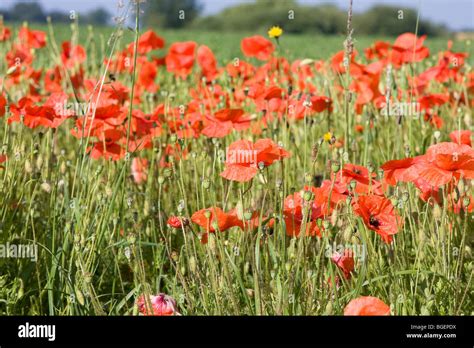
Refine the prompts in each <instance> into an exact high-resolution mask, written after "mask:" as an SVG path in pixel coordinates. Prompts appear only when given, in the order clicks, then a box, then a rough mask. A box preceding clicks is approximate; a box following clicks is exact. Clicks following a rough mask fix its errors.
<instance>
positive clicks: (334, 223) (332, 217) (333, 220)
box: [331, 209, 337, 226]
mask: <svg viewBox="0 0 474 348" xmlns="http://www.w3.org/2000/svg"><path fill="white" fill-rule="evenodd" d="M336 223H337V210H336V209H334V210H333V212H332V214H331V225H333V226H336Z"/></svg>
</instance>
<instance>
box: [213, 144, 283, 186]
mask: <svg viewBox="0 0 474 348" xmlns="http://www.w3.org/2000/svg"><path fill="white" fill-rule="evenodd" d="M289 156H290V153H289V152H287V151H285V150H284V149H283V148H281V147H280V146H278V145H277V144H275V143H274V142H273V141H272V140H271V139H259V140H257V142H256V143H255V144H254V143H252V142H251V141H249V140H238V141H235V142H233V143H232V144H231V145H230V146H229V148H228V150H227V158H226V168H225V170H224V171H223V172H222V173H221V174H220V175H221V176H222V177H224V178H226V179H228V180H233V181H239V182H245V181H249V180H251V179H252V178H253V177H254V176H255V175H257V173H258V166H259V165H263V166H264V167H267V166H269V165H271V164H272V163H273V162H274V161H279V160H282V159H283V158H285V157H289Z"/></svg>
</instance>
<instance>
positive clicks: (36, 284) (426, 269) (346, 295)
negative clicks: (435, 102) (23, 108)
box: [0, 26, 474, 315]
mask: <svg viewBox="0 0 474 348" xmlns="http://www.w3.org/2000/svg"><path fill="white" fill-rule="evenodd" d="M43 29H44V28H43ZM68 30H69V29H68V28H64V27H61V26H57V27H55V28H54V35H55V37H56V40H57V41H58V42H61V41H63V40H67V39H69V38H70V32H69V31H68ZM111 30H112V29H109V28H105V29H94V30H93V31H92V33H93V35H92V36H91V37H90V38H93V40H94V41H90V38H88V36H87V30H85V28H81V33H80V36H79V40H78V42H80V43H82V44H83V45H85V46H87V47H88V52H89V53H90V52H91V50H92V48H91V47H92V46H88V45H92V43H93V42H95V43H96V44H97V46H96V48H97V49H98V52H96V54H97V56H98V57H103V54H102V53H101V52H102V51H103V52H105V51H106V49H107V45H106V43H107V40H108V39H109V35H110V34H111ZM159 33H160V34H162V35H163V37H164V38H165V39H166V40H167V42H168V43H170V42H173V41H177V40H179V41H182V40H194V41H197V42H198V43H204V44H208V45H209V46H210V47H211V48H212V49H213V50H214V51H215V53H216V56H217V57H218V60H219V61H220V62H221V63H225V62H227V61H228V60H230V59H232V58H234V57H240V56H241V53H240V48H239V47H240V39H241V37H242V36H243V34H241V33H235V34H228V33H201V32H200V33H194V32H186V31H180V32H171V31H163V32H159ZM260 34H263V33H260ZM343 39H344V38H342V37H321V36H309V35H305V36H303V35H302V36H292V35H284V36H283V37H282V39H281V45H282V47H283V50H284V51H283V52H282V54H284V55H285V56H287V57H289V58H291V59H296V58H316V59H328V58H329V56H330V55H331V54H332V53H334V52H336V51H338V50H340V49H342V42H343ZM374 39H375V38H370V37H364V38H357V37H356V40H357V43H356V47H357V48H358V49H359V50H361V51H362V49H363V48H364V47H367V46H368V45H370V44H371V43H372V42H373V41H374ZM378 39H383V38H378ZM132 40H133V33H131V32H130V33H129V32H127V33H126V34H125V36H124V38H123V42H122V45H121V46H120V48H122V47H123V44H124V43H127V44H128V43H129V42H131V41H132ZM427 43H428V46H429V47H430V48H432V49H433V51H437V50H439V49H443V48H444V47H445V46H446V44H445V41H444V40H441V39H439V40H438V39H429V40H428V42H427ZM458 45H459V46H458ZM461 45H462V43H456V45H455V48H456V47H460V46H461ZM51 57H54V52H52V51H50V50H45V51H43V52H42V53H40V54H39V55H38V56H37V57H36V63H35V64H37V65H39V66H41V67H50V66H52V62H53V60H52V59H51ZM98 61H100V60H99V59H98V60H97V62H98ZM414 68H415V69H416V70H417V71H422V70H423V69H424V68H426V66H424V65H422V64H417V65H416V66H415V67H414ZM404 72H406V71H404ZM87 73H88V75H89V76H93V77H97V76H99V67H98V66H97V64H96V63H94V62H92V63H91V62H88V70H87ZM332 78H333V79H336V78H337V77H336V76H332ZM117 79H118V80H119V81H121V82H122V83H124V84H126V85H128V86H131V85H132V80H131V77H130V76H128V75H126V74H123V75H118V76H117ZM397 79H398V80H397V82H398V83H399V84H400V85H403V84H404V83H406V81H405V79H406V77H405V75H404V74H399V75H398V77H397ZM157 82H158V83H159V85H160V87H161V89H162V90H166V91H172V92H174V93H175V94H176V96H177V97H176V98H174V99H173V98H172V97H170V96H169V95H168V96H165V95H163V94H161V93H157V94H156V95H154V98H148V99H147V103H146V104H145V103H144V104H142V105H140V106H137V107H139V108H141V109H143V110H144V111H145V112H150V111H151V110H153V109H154V108H155V107H156V105H158V104H159V103H164V102H165V103H169V104H170V105H171V106H178V105H179V104H180V102H183V101H189V99H190V98H189V95H188V90H189V87H192V80H191V79H189V80H187V81H180V82H175V81H174V80H173V79H171V78H169V76H168V75H167V74H166V73H165V72H164V70H160V73H159V76H158V81H157ZM219 82H220V83H221V85H222V86H223V87H225V88H231V87H232V85H231V83H230V80H228V79H226V78H225V77H223V78H221V80H219ZM315 83H316V84H317V85H318V88H319V89H320V90H325V89H324V88H328V91H329V92H330V93H331V95H336V91H335V89H334V86H332V85H330V86H327V87H324V86H323V81H322V79H321V78H319V77H315ZM452 88H453V89H456V88H458V87H457V86H452ZM64 89H65V90H66V91H68V92H71V90H70V89H69V87H67V86H66V85H65V86H64ZM25 90H26V86H24V85H21V86H19V87H15V89H12V90H9V91H8V93H9V94H10V95H11V96H12V97H13V98H14V99H15V100H14V101H16V100H18V99H19V97H20V96H21V95H23V94H24V93H25ZM248 111H249V112H252V109H250V110H248ZM370 112H374V110H370ZM439 114H440V115H441V116H442V117H443V119H444V120H445V126H444V127H443V129H441V140H448V134H449V132H450V131H451V130H454V129H457V128H458V127H459V125H462V126H461V128H466V127H468V126H469V124H465V123H464V122H468V121H466V118H465V115H468V116H469V117H468V119H470V115H472V110H471V109H470V108H469V107H466V106H460V108H459V110H456V109H455V110H453V109H451V108H449V107H447V106H443V107H442V108H441V109H440V110H439ZM6 117H8V114H7V116H6ZM6 117H4V118H2V119H0V137H1V141H2V144H3V148H2V150H3V152H4V153H6V154H7V155H8V157H9V160H8V162H7V163H6V164H4V165H5V167H6V168H5V169H4V170H1V169H0V214H1V224H0V228H1V231H0V232H1V233H0V242H2V243H6V242H10V243H20V244H26V243H31V242H34V243H36V244H37V245H38V246H39V258H38V260H37V262H31V261H30V260H27V259H0V269H1V274H0V313H1V314H4V315H17V314H18V315H25V314H31V315H47V314H49V315H103V314H109V315H129V314H136V313H137V308H136V306H134V301H135V299H136V297H137V296H138V295H140V294H142V293H144V292H145V293H157V292H165V293H167V294H169V295H171V296H173V297H174V298H175V299H176V301H177V303H178V310H179V311H180V312H181V313H182V314H184V315H191V314H197V315H210V314H217V315H228V314H237V315H255V314H257V315H267V314H277V315H281V314H283V315H301V314H307V315H334V314H335V315H340V314H342V312H343V309H344V307H345V305H346V304H347V303H348V302H349V301H350V300H351V299H353V298H355V297H358V296H360V295H370V296H376V297H379V298H380V299H382V300H384V302H385V303H387V304H390V305H391V307H392V313H394V314H397V315H419V314H423V315H424V314H433V315H447V314H464V315H469V314H471V315H472V314H473V313H474V301H473V298H472V290H473V282H472V274H473V259H472V244H473V237H474V233H473V232H474V223H473V220H472V218H473V216H472V214H454V213H452V212H450V211H448V210H447V209H446V208H445V207H444V208H443V207H441V208H440V207H436V208H435V207H433V206H431V205H429V204H425V203H423V202H422V201H420V200H419V199H418V196H417V192H416V190H415V188H414V187H413V186H412V185H410V184H406V185H405V184H403V185H400V186H398V187H397V188H396V189H394V190H390V191H389V192H387V195H388V196H389V197H391V198H397V199H398V202H399V203H398V206H397V209H398V211H399V212H400V214H401V215H402V216H403V219H404V227H403V229H402V230H401V231H400V232H399V233H398V234H397V235H396V236H395V240H394V243H393V244H392V245H390V246H388V245H386V244H384V243H382V242H381V240H380V237H379V236H378V235H376V234H375V233H374V232H373V231H370V230H368V229H367V228H366V227H365V226H364V225H363V223H362V222H361V220H360V219H359V218H357V217H356V216H355V215H354V214H353V212H352V210H351V207H350V205H344V206H343V207H342V208H341V209H340V210H339V211H338V212H337V214H336V215H334V216H333V217H331V223H330V224H329V225H328V226H327V233H324V235H323V238H293V239H292V238H288V237H286V236H285V227H284V224H283V222H282V221H283V220H282V219H281V211H280V210H281V208H280V207H281V204H282V200H283V199H284V197H286V196H287V195H289V194H290V193H292V192H295V191H298V190H300V189H301V188H302V187H303V186H304V184H305V168H307V169H306V171H308V172H309V171H310V169H309V168H308V167H307V165H305V164H306V163H309V161H311V147H312V146H313V145H314V144H315V143H317V142H318V140H319V139H320V138H321V137H322V136H323V134H325V133H326V132H327V131H328V127H327V120H326V119H325V117H324V116H323V115H319V116H317V117H316V118H315V121H314V122H308V124H307V125H306V126H305V125H304V122H299V123H296V122H293V123H290V124H289V128H288V129H287V128H286V127H285V126H283V125H282V124H280V123H278V122H275V123H273V124H271V125H270V126H269V128H268V129H265V130H264V131H263V134H262V135H261V136H260V137H262V138H264V137H268V138H272V139H275V140H278V141H281V142H282V143H283V144H284V147H285V148H286V149H287V150H289V151H290V152H291V153H292V157H291V158H289V159H285V160H284V166H283V165H282V164H281V163H276V164H274V165H272V166H271V167H269V168H267V169H265V171H264V172H263V173H262V174H261V175H260V176H259V178H255V179H254V183H253V185H252V187H251V188H249V187H248V186H249V185H248V184H247V185H242V184H237V183H233V184H232V183H230V182H228V181H226V180H225V179H223V178H222V177H220V176H219V173H220V172H221V171H222V170H223V163H222V162H221V161H219V158H220V156H222V151H223V150H224V149H225V148H226V146H228V145H229V144H230V143H231V142H232V141H234V140H237V139H240V138H241V136H242V134H240V133H236V132H234V133H233V134H232V135H230V136H228V137H226V138H224V139H221V140H218V141H211V140H210V139H207V138H204V137H201V138H199V139H195V140H194V139H193V140H190V139H187V140H184V141H183V144H182V145H183V146H186V147H187V149H188V154H187V156H186V157H185V158H184V157H183V156H180V158H176V159H174V160H172V167H171V168H162V167H159V166H156V165H155V164H156V163H157V162H158V161H159V160H160V159H161V158H162V156H163V153H162V150H163V146H165V145H167V144H171V145H174V144H175V143H176V141H178V140H176V139H175V138H173V137H171V136H170V134H168V133H167V132H166V131H165V132H164V134H163V135H162V136H161V137H159V138H157V139H155V140H154V143H153V149H150V150H145V151H143V152H141V153H140V157H145V158H147V159H148V160H149V162H150V170H149V173H148V180H147V181H146V182H145V183H144V184H141V185H137V184H135V183H134V182H133V180H132V178H131V175H130V161H129V160H122V161H119V162H109V161H105V160H98V161H96V160H91V159H90V158H89V157H88V156H83V148H81V147H80V146H81V143H80V141H78V140H77V139H75V138H73V137H72V136H71V135H70V133H69V131H70V129H71V128H72V127H73V122H72V121H70V122H68V123H67V124H65V125H63V126H62V127H60V128H59V129H58V130H57V131H54V130H43V131H39V130H34V131H32V130H30V129H27V128H25V127H24V126H23V125H22V124H13V125H7V124H6V121H5V120H6ZM332 117H333V123H334V126H333V128H334V133H335V135H336V136H338V137H340V136H342V135H343V134H344V128H345V121H344V120H345V118H344V114H343V105H342V103H341V101H340V100H339V101H336V102H335V110H334V113H333V115H332ZM354 117H355V115H353V114H352V113H351V118H354ZM370 117H371V115H370V113H369V112H364V113H363V114H362V116H361V118H360V120H359V121H358V122H360V123H361V124H364V125H368V122H369V118H370ZM366 129H367V131H366V132H365V133H364V134H362V135H354V139H355V145H353V146H351V147H350V149H349V153H348V157H349V158H348V159H347V160H348V161H350V162H352V163H356V164H362V165H368V164H369V163H372V164H373V165H374V166H375V167H376V168H378V166H379V165H381V164H382V163H384V162H385V161H387V160H388V159H398V158H404V157H406V148H405V146H408V148H409V152H410V153H411V155H416V154H423V153H424V152H425V150H426V148H427V146H429V145H430V144H432V143H434V141H435V138H434V131H435V130H434V129H433V128H432V127H431V126H429V125H428V124H427V123H426V122H424V121H423V119H416V120H413V119H407V120H406V121H404V122H402V124H401V125H400V126H399V125H397V124H396V122H394V120H393V119H390V118H388V119H384V118H383V117H377V121H376V122H375V125H374V128H373V129H370V127H366ZM244 134H245V136H249V133H248V132H245V133H244ZM254 138H255V137H254ZM305 144H306V146H305ZM343 157H344V156H342V154H341V153H340V152H339V151H338V149H336V148H330V147H329V146H328V145H327V144H326V143H324V144H323V145H322V146H321V148H320V150H319V153H318V157H317V160H316V166H315V170H314V173H311V174H317V175H321V176H323V177H324V178H328V177H329V175H330V169H328V168H327V160H330V159H331V160H336V161H341V162H345V161H347V160H345V159H344V158H343ZM278 181H282V182H283V183H284V184H283V185H282V186H278V185H276V184H275V183H276V182H278ZM247 189H248V190H247ZM468 190H469V192H471V193H472V185H471V184H468ZM244 191H245V194H244ZM405 198H408V199H405ZM236 205H241V206H242V210H243V211H248V210H251V209H252V208H258V207H264V208H265V210H266V211H268V212H269V214H274V216H275V217H277V221H276V223H275V226H274V229H273V231H272V232H271V233H270V231H268V230H266V229H265V228H264V227H263V226H259V228H258V229H257V230H255V231H240V230H238V229H232V230H231V231H228V232H223V233H218V234H216V235H215V236H214V235H211V236H210V242H209V243H208V244H207V245H202V244H201V243H200V242H199V238H198V234H199V233H198V232H199V228H198V227H197V226H196V225H191V226H190V227H188V228H186V229H185V230H184V231H183V230H176V229H172V228H169V227H167V226H166V219H167V217H168V216H171V215H178V214H181V215H182V216H185V217H188V218H189V217H190V215H191V214H192V213H193V212H195V211H197V210H199V209H202V208H207V207H210V206H220V207H222V206H225V208H233V207H235V206H236ZM332 243H336V244H350V245H357V246H363V247H364V248H366V250H367V255H366V257H365V259H364V260H360V259H359V260H356V266H355V272H354V275H353V277H352V279H351V280H349V281H342V282H341V286H340V288H338V289H336V287H335V286H334V284H332V285H331V284H330V283H329V282H328V279H329V278H331V279H334V277H335V275H336V274H339V276H341V273H340V271H339V270H338V269H337V268H336V267H335V266H334V264H333V263H332V262H331V260H330V259H329V258H328V257H327V256H326V255H325V248H326V247H327V246H328V245H329V244H332Z"/></svg>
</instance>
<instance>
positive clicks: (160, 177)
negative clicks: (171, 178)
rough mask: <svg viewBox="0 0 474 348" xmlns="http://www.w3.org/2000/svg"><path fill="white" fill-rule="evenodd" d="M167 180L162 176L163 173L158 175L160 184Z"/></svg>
mask: <svg viewBox="0 0 474 348" xmlns="http://www.w3.org/2000/svg"><path fill="white" fill-rule="evenodd" d="M164 182H165V178H164V177H162V176H161V175H160V176H159V177H158V184H160V185H161V184H163V183H164Z"/></svg>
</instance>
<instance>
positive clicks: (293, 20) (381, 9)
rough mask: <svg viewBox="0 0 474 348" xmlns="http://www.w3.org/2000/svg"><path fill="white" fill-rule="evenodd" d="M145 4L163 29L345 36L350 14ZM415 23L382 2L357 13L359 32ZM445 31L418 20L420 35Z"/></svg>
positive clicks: (280, 4)
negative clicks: (205, 12) (275, 29)
mask: <svg viewBox="0 0 474 348" xmlns="http://www.w3.org/2000/svg"><path fill="white" fill-rule="evenodd" d="M146 6H147V7H146V9H145V21H146V23H147V24H148V25H150V26H158V27H165V28H185V27H189V28H193V29H203V30H218V31H252V32H255V31H262V30H264V29H268V28H269V27H271V26H273V25H279V26H281V27H282V28H283V29H284V30H285V32H288V33H303V32H312V33H320V34H341V33H345V31H346V25H347V12H345V11H344V10H343V9H341V8H339V7H337V6H335V5H330V4H323V5H315V6H310V5H300V4H298V3H297V1H296V0H285V1H275V0H256V1H255V2H253V3H242V4H238V5H235V6H233V7H229V8H226V9H224V10H223V11H222V12H220V13H218V14H216V15H213V16H206V17H202V16H200V13H201V10H202V6H201V4H200V3H199V1H197V0H158V1H155V0H153V1H148V2H147V3H146ZM416 22H417V13H416V10H414V9H411V8H401V7H391V6H384V5H377V6H374V7H372V8H371V9H369V10H367V11H366V12H364V13H355V14H354V16H353V27H354V30H355V34H371V35H387V36H390V35H399V34H401V33H404V32H408V31H410V32H413V31H414V30H415V27H416ZM447 32H448V30H447V28H446V27H445V26H442V25H438V24H433V23H431V22H429V21H425V20H420V21H419V22H418V33H419V34H428V35H432V36H435V35H442V34H445V33H447Z"/></svg>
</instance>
